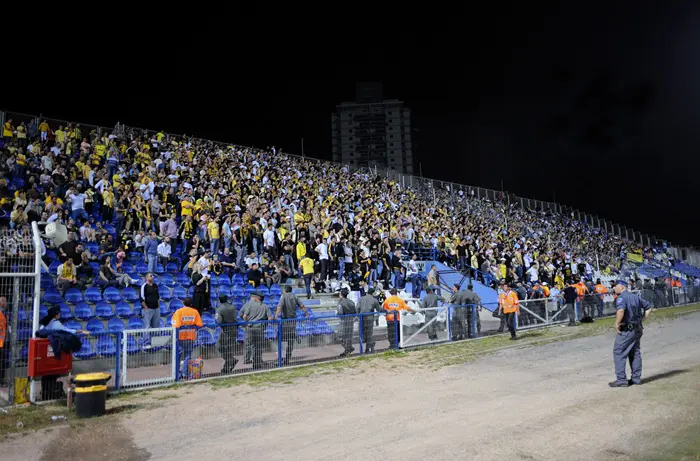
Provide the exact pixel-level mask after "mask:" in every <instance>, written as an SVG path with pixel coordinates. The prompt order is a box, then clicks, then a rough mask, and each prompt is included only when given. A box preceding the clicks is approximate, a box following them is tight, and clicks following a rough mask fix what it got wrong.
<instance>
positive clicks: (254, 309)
mask: <svg viewBox="0 0 700 461" xmlns="http://www.w3.org/2000/svg"><path fill="white" fill-rule="evenodd" d="M244 315H246V316H247V317H248V318H247V320H246V322H259V321H261V320H267V318H268V316H269V315H270V310H269V308H268V307H267V305H266V304H263V303H262V302H260V301H257V300H252V299H251V300H250V301H248V302H247V303H245V304H244V305H243V308H242V309H241V316H244ZM247 330H248V331H247V334H248V335H250V336H249V339H248V340H249V344H250V346H251V348H252V360H253V368H260V367H262V364H263V361H262V346H263V333H264V332H265V324H264V323H258V324H255V325H248V326H247Z"/></svg>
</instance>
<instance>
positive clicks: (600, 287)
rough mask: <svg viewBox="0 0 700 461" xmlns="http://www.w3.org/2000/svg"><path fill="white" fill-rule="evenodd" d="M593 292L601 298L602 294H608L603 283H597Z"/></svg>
mask: <svg viewBox="0 0 700 461" xmlns="http://www.w3.org/2000/svg"><path fill="white" fill-rule="evenodd" d="M595 292H596V294H597V295H598V296H599V297H600V298H601V299H602V298H603V296H604V295H606V294H608V289H607V288H605V285H603V284H601V283H599V284H597V285H596V286H595Z"/></svg>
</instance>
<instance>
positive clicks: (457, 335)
mask: <svg viewBox="0 0 700 461" xmlns="http://www.w3.org/2000/svg"><path fill="white" fill-rule="evenodd" d="M450 304H451V305H452V306H453V307H452V309H451V310H452V318H451V319H450V320H451V321H450V325H451V327H452V340H453V341H457V340H460V339H464V319H465V317H466V315H465V314H466V311H467V310H468V308H467V307H464V306H465V305H466V304H467V299H466V292H464V291H458V292H456V293H452V298H451V299H450Z"/></svg>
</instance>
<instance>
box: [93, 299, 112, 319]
mask: <svg viewBox="0 0 700 461" xmlns="http://www.w3.org/2000/svg"><path fill="white" fill-rule="evenodd" d="M95 317H98V318H101V319H103V320H109V319H111V318H112V317H114V310H113V309H112V305H111V304H110V303H108V302H106V301H101V302H99V303H97V304H96V305H95Z"/></svg>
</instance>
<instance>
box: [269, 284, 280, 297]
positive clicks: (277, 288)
mask: <svg viewBox="0 0 700 461" xmlns="http://www.w3.org/2000/svg"><path fill="white" fill-rule="evenodd" d="M270 294H271V295H282V287H280V286H279V285H276V284H275V285H272V286H271V287H270Z"/></svg>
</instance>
